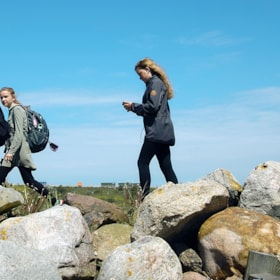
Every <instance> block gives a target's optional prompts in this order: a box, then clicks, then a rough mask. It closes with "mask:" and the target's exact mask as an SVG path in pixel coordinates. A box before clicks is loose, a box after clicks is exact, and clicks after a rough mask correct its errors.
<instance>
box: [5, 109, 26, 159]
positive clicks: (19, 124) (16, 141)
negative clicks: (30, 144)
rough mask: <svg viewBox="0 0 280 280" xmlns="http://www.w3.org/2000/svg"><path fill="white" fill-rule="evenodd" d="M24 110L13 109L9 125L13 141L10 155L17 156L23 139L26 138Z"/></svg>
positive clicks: (11, 141)
mask: <svg viewBox="0 0 280 280" xmlns="http://www.w3.org/2000/svg"><path fill="white" fill-rule="evenodd" d="M23 110H24V109H22V110H20V108H13V110H12V112H11V115H10V118H9V124H10V127H11V132H12V135H11V139H10V146H9V148H8V153H11V154H15V153H16V152H17V151H18V150H19V149H20V147H21V144H22V139H23V137H24V131H23V125H24V115H23V114H25V112H24V111H23Z"/></svg>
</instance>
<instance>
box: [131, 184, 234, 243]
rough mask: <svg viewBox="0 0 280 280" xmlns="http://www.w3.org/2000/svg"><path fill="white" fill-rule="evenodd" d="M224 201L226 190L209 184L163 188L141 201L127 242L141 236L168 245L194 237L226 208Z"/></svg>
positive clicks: (226, 200)
mask: <svg viewBox="0 0 280 280" xmlns="http://www.w3.org/2000/svg"><path fill="white" fill-rule="evenodd" d="M228 198H229V193H228V191H227V189H226V188H225V187H224V186H222V185H221V184H220V183H217V182H215V181H213V180H211V181H210V180H209V181H207V180H200V181H196V182H194V183H185V184H172V183H169V184H167V185H164V186H162V187H160V188H158V189H156V190H154V191H153V192H152V193H150V194H149V195H148V196H147V197H146V198H145V199H144V201H143V203H142V204H141V206H140V208H139V212H138V215H137V218H136V222H135V224H134V227H133V230H132V233H131V240H132V241H134V240H137V239H139V238H140V237H142V236H145V235H152V236H159V237H161V238H163V239H165V240H168V241H169V240H172V239H174V238H176V239H178V235H183V236H184V237H185V239H187V238H188V236H195V237H196V234H197V232H198V230H199V227H200V226H201V224H202V223H203V222H204V221H205V220H206V219H207V218H208V217H210V216H211V215H212V214H214V213H216V212H218V211H220V210H222V209H225V208H226V207H227V205H228Z"/></svg>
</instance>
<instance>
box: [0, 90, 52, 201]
mask: <svg viewBox="0 0 280 280" xmlns="http://www.w3.org/2000/svg"><path fill="white" fill-rule="evenodd" d="M0 96H1V102H2V104H3V105H4V106H5V107H7V108H8V109H9V117H8V124H9V127H10V138H9V139H8V140H6V142H5V149H4V153H5V155H4V158H3V159H2V161H1V165H0V184H4V183H5V181H6V177H7V175H8V173H9V172H10V171H11V170H12V169H13V168H14V167H18V169H19V171H20V174H21V177H22V179H23V181H24V183H25V184H26V185H27V186H29V187H30V188H32V189H34V190H35V191H37V192H38V193H39V194H40V195H42V196H43V197H48V195H49V191H48V189H47V188H46V187H44V186H43V185H42V184H41V183H40V182H38V181H36V180H35V179H34V177H33V175H32V171H33V170H36V166H35V164H34V162H33V160H32V154H31V150H30V147H29V144H28V141H27V131H28V120H27V114H26V111H25V109H24V107H23V106H22V105H21V104H20V102H19V101H18V100H17V98H16V93H15V91H14V89H13V88H10V87H3V88H2V89H1V90H0ZM50 198H51V204H52V205H55V204H56V198H55V197H52V196H51V197H50Z"/></svg>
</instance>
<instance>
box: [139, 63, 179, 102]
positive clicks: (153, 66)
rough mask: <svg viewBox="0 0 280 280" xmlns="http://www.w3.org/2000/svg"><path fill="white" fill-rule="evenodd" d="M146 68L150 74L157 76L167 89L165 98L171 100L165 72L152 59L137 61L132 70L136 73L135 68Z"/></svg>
mask: <svg viewBox="0 0 280 280" xmlns="http://www.w3.org/2000/svg"><path fill="white" fill-rule="evenodd" d="M147 67H149V69H150V70H151V72H152V74H155V75H157V76H158V77H159V78H160V79H161V80H162V82H163V83H164V85H165V87H166V89H167V98H168V99H171V98H172V97H173V89H172V87H171V84H170V82H169V81H168V78H167V75H166V73H165V71H164V70H163V69H162V68H161V67H160V66H159V65H157V64H156V63H155V62H154V61H153V60H152V59H150V58H144V59H142V60H140V61H138V62H137V63H136V65H135V67H134V70H135V71H136V69H137V68H140V69H145V68H147Z"/></svg>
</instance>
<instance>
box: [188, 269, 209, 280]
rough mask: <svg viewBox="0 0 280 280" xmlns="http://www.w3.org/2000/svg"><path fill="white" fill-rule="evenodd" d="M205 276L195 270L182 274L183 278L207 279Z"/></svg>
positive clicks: (192, 279)
mask: <svg viewBox="0 0 280 280" xmlns="http://www.w3.org/2000/svg"><path fill="white" fill-rule="evenodd" d="M207 279H208V278H207V277H206V276H203V275H201V274H199V273H197V272H193V271H189V272H185V273H184V275H183V280H207Z"/></svg>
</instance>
